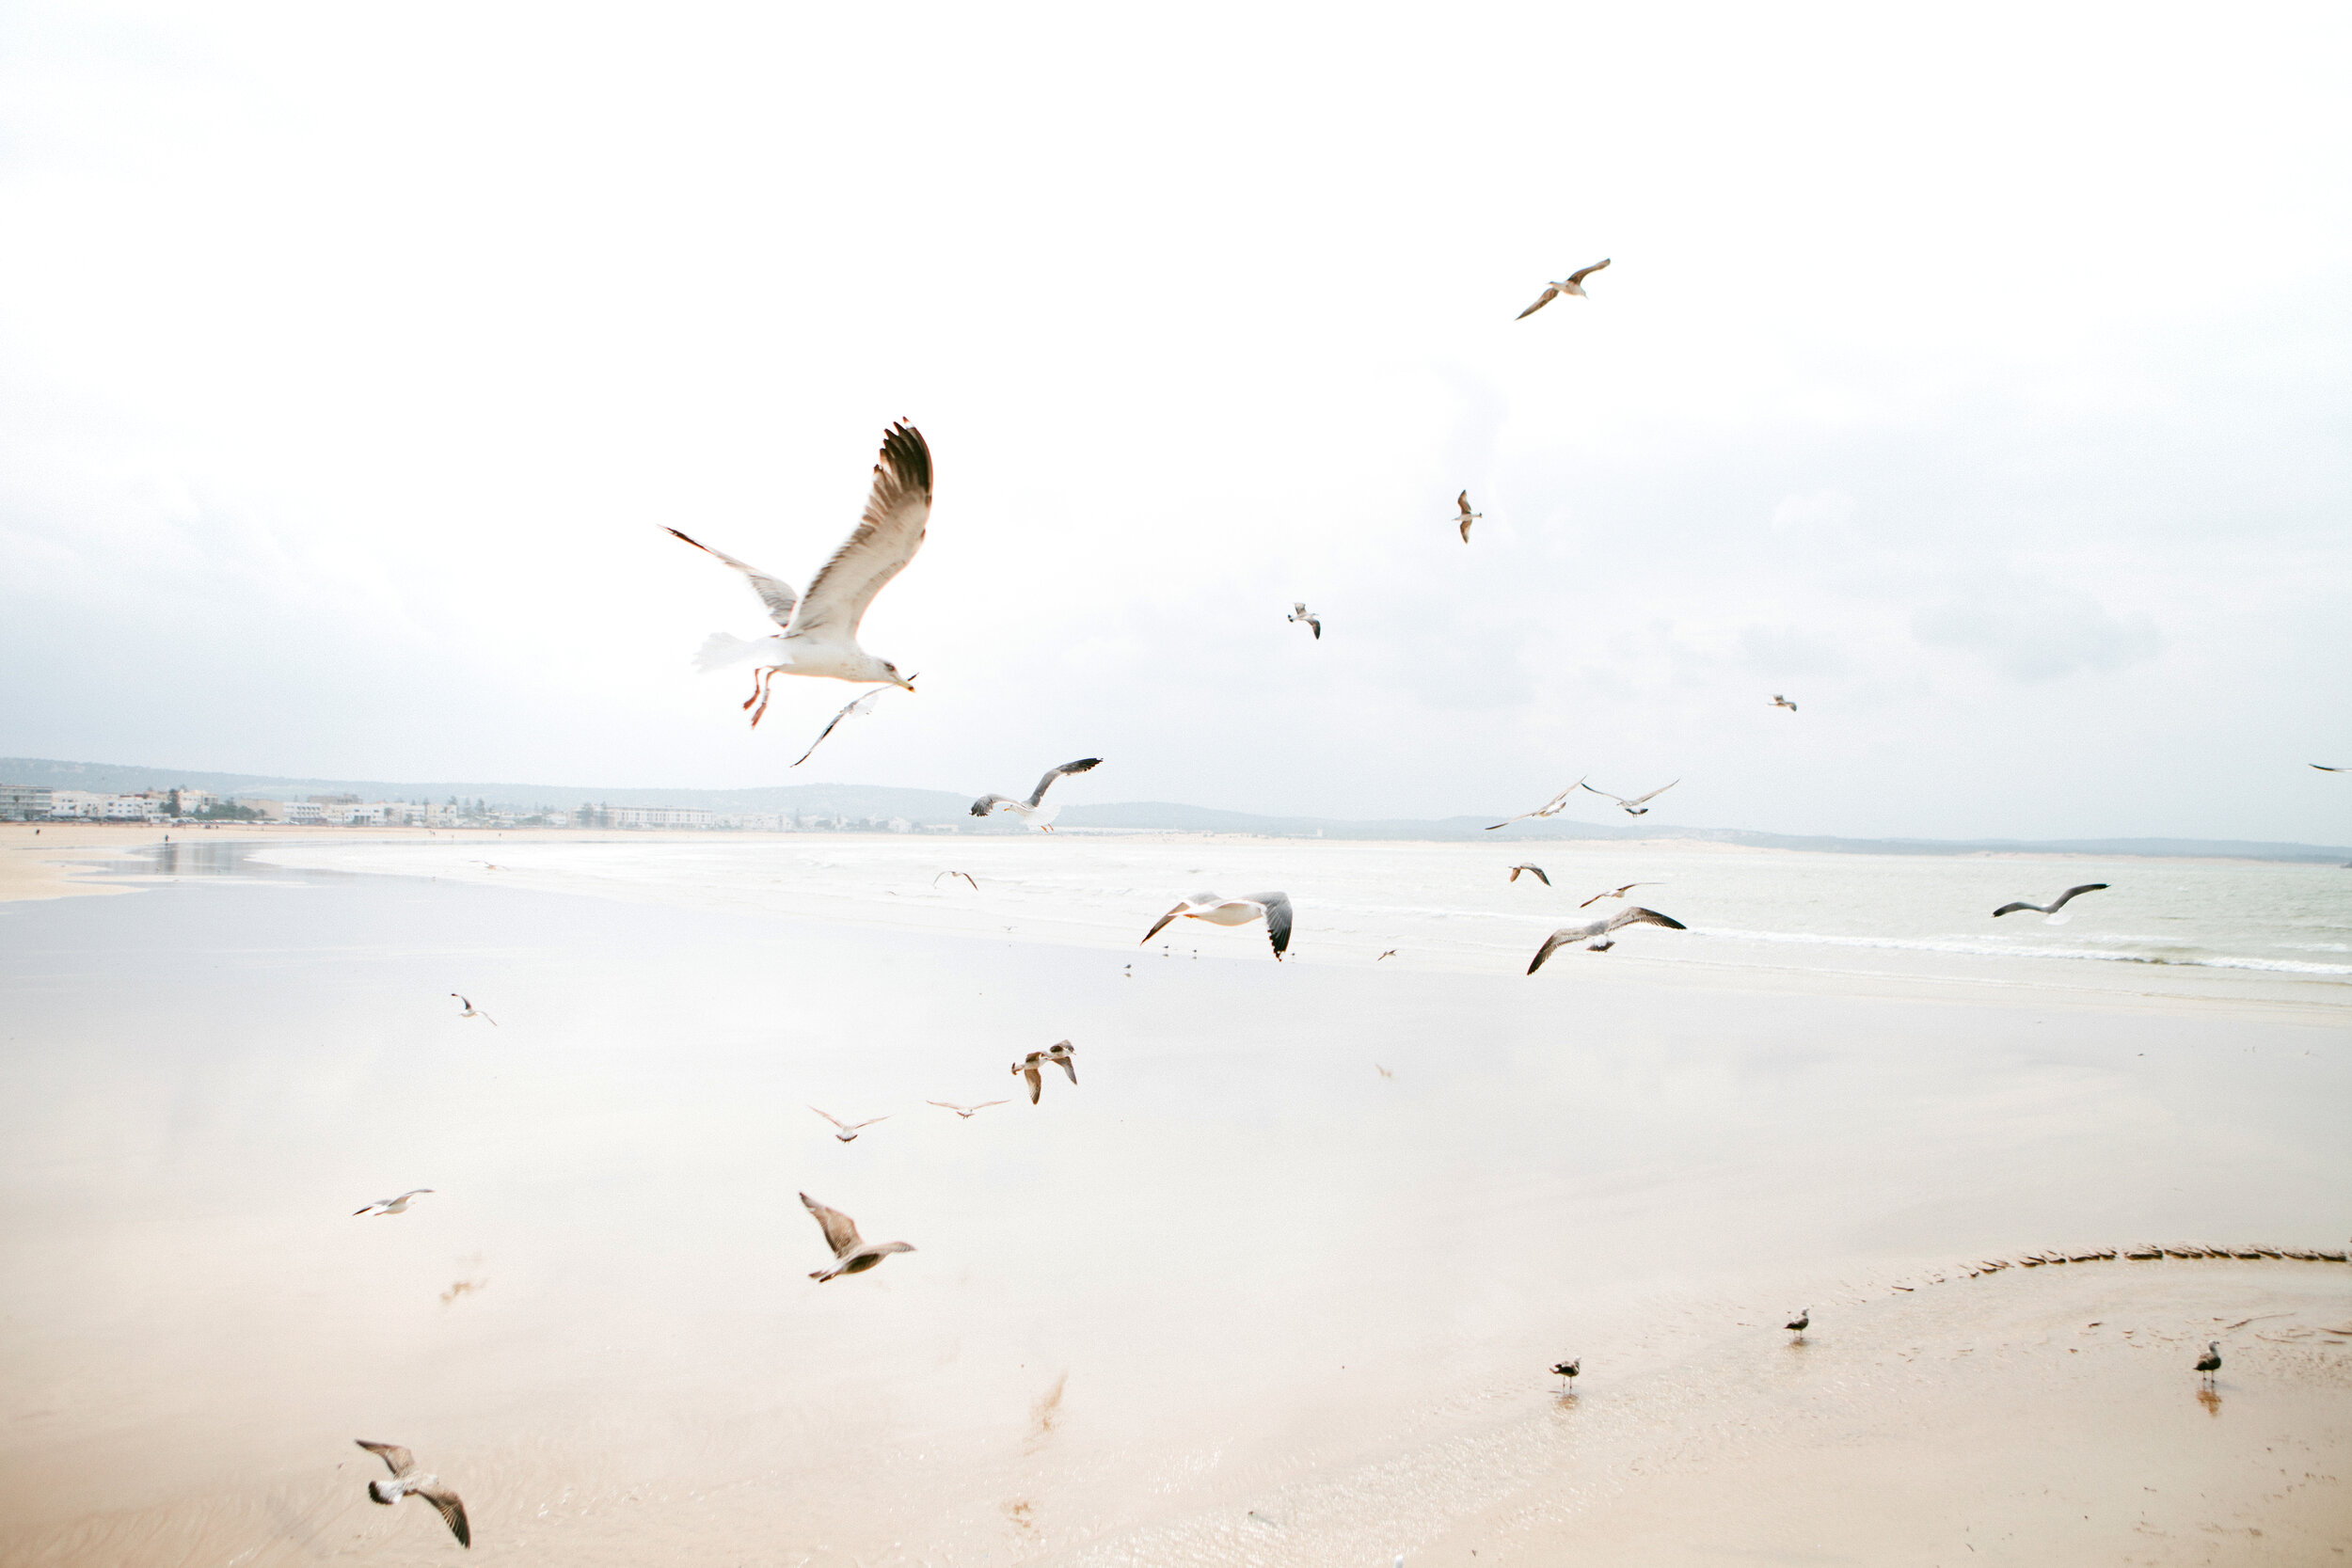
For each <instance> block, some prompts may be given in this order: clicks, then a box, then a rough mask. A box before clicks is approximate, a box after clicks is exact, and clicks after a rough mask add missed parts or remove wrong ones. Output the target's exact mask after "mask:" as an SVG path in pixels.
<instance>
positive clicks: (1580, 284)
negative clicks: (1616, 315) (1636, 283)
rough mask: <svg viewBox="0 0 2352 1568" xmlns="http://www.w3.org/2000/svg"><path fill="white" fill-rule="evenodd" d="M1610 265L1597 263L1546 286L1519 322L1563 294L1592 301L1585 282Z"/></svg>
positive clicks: (1522, 311) (1519, 317)
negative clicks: (1585, 287)
mask: <svg viewBox="0 0 2352 1568" xmlns="http://www.w3.org/2000/svg"><path fill="white" fill-rule="evenodd" d="M1608 264H1609V262H1608V261H1606V260H1605V259H1604V260H1602V261H1595V262H1594V263H1593V264H1592V265H1591V266H1589V267H1579V268H1577V269H1576V270H1575V271H1574V272H1572V273H1570V274H1568V276H1567V277H1564V278H1562V279H1560V280H1559V281H1558V282H1556V283H1548V284H1546V285H1545V286H1544V292H1543V293H1542V294H1541V295H1539V296H1538V297H1537V298H1536V301H1535V303H1534V304H1533V305H1531V306H1529V307H1528V308H1527V309H1524V310H1521V311H1520V312H1519V313H1518V318H1517V319H1518V320H1519V321H1525V320H1526V319H1527V318H1528V317H1530V316H1532V315H1534V313H1535V312H1536V311H1538V310H1540V309H1543V308H1544V307H1545V306H1547V305H1549V304H1550V303H1551V302H1552V301H1553V300H1555V299H1558V298H1559V297H1560V296H1561V295H1562V294H1574V295H1576V297H1577V298H1579V299H1590V298H1591V297H1592V295H1590V294H1588V293H1585V292H1584V280H1585V279H1586V278H1588V277H1592V276H1593V274H1595V273H1597V272H1598V271H1599V270H1600V269H1601V268H1603V267H1605V266H1607V265H1608Z"/></svg>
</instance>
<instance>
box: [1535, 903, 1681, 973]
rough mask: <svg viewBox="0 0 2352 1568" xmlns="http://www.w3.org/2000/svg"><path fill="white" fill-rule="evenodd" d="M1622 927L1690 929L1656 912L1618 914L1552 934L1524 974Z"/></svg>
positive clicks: (1564, 928)
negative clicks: (1557, 952)
mask: <svg viewBox="0 0 2352 1568" xmlns="http://www.w3.org/2000/svg"><path fill="white" fill-rule="evenodd" d="M1625 926H1663V927H1667V928H1669V929H1671V930H1676V931H1681V930H1687V929H1689V927H1686V926H1684V925H1683V924H1682V922H1681V921H1679V920H1677V919H1675V918H1673V917H1672V916H1671V915H1663V914H1660V913H1659V912H1658V911H1656V910H1644V909H1630V910H1619V911H1617V912H1616V913H1615V914H1613V915H1611V916H1610V917H1609V918H1608V919H1606V920H1596V921H1594V922H1592V923H1591V924H1590V925H1587V926H1564V927H1561V928H1560V929H1559V930H1557V931H1554V932H1552V933H1551V935H1549V936H1548V937H1546V938H1545V939H1544V944H1543V945H1542V946H1541V947H1539V948H1537V949H1536V950H1535V958H1534V962H1532V963H1530V964H1529V965H1528V966H1527V972H1528V973H1529V974H1534V973H1535V972H1536V971H1537V970H1539V969H1541V968H1543V967H1544V960H1545V959H1546V958H1550V957H1551V955H1552V953H1553V952H1554V951H1555V950H1556V949H1559V948H1562V947H1565V946H1567V945H1568V944H1569V943H1570V942H1594V941H1597V940H1598V939H1599V938H1602V937H1606V936H1607V935H1608V934H1609V933H1610V932H1612V931H1613V930H1616V929H1618V928H1619V927H1625ZM1609 945H1610V946H1611V947H1613V946H1615V945H1616V943H1614V942H1611V943H1610V944H1609ZM1608 950H1609V949H1608V948H1607V947H1604V948H1601V949H1599V951H1601V952H1604V953H1605V952H1607V951H1608Z"/></svg>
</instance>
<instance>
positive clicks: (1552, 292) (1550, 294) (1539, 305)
mask: <svg viewBox="0 0 2352 1568" xmlns="http://www.w3.org/2000/svg"><path fill="white" fill-rule="evenodd" d="M1559 297H1560V291H1559V290H1557V289H1554V288H1551V287H1549V286H1546V288H1545V289H1544V292H1543V293H1541V294H1540V295H1538V296H1536V300H1535V303H1534V304H1533V305H1531V306H1529V307H1528V308H1527V309H1524V310H1521V311H1520V312H1519V313H1518V315H1516V316H1514V317H1512V318H1511V319H1512V320H1513V321H1525V320H1526V319H1527V318H1528V317H1530V316H1532V315H1534V313H1535V312H1536V311H1538V310H1540V309H1543V308H1544V307H1545V306H1547V305H1549V304H1550V303H1551V302H1552V301H1553V300H1555V299H1558V298H1559Z"/></svg>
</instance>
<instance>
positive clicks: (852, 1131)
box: [809, 1105, 890, 1144]
mask: <svg viewBox="0 0 2352 1568" xmlns="http://www.w3.org/2000/svg"><path fill="white" fill-rule="evenodd" d="M809 1109H810V1110H812V1111H817V1107H816V1106H814V1105H811V1106H810V1107H809ZM817 1114H818V1116H820V1117H824V1118H825V1119H826V1120H827V1121H829V1122H832V1123H833V1124H834V1128H835V1129H836V1131H835V1132H834V1137H836V1138H838V1139H840V1140H841V1141H842V1142H843V1143H845V1144H853V1143H855V1142H857V1134H858V1130H859V1129H860V1128H864V1127H871V1126H873V1125H874V1123H876V1122H878V1121H888V1120H889V1119H890V1118H889V1117H887V1116H879V1117H866V1119H865V1120H864V1121H843V1120H842V1119H841V1118H840V1117H837V1116H834V1114H833V1113H832V1112H831V1111H817Z"/></svg>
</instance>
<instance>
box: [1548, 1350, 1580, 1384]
mask: <svg viewBox="0 0 2352 1568" xmlns="http://www.w3.org/2000/svg"><path fill="white" fill-rule="evenodd" d="M1582 1370H1584V1358H1583V1357H1582V1356H1581V1355H1580V1356H1578V1357H1577V1358H1576V1359H1575V1360H1573V1361H1563V1362H1561V1363H1560V1364H1559V1365H1558V1366H1556V1367H1554V1368H1552V1369H1551V1375H1552V1376H1554V1377H1556V1378H1558V1379H1559V1380H1560V1391H1561V1392H1562V1393H1564V1394H1565V1393H1566V1392H1567V1391H1568V1385H1569V1383H1570V1382H1572V1381H1573V1380H1574V1379H1575V1377H1576V1374H1577V1373H1579V1372H1581V1371H1582Z"/></svg>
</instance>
